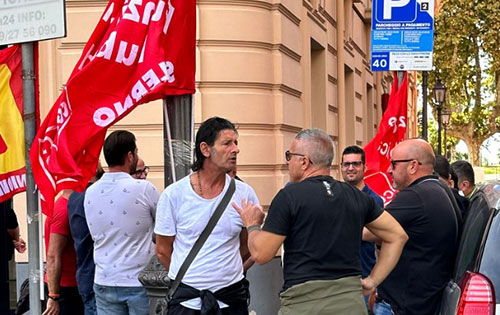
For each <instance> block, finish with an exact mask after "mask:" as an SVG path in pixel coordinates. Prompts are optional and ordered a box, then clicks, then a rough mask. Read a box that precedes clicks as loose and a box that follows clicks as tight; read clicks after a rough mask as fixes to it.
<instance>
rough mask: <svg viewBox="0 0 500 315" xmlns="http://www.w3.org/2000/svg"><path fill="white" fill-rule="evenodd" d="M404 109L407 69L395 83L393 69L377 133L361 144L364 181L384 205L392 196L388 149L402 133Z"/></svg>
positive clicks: (391, 147) (403, 136)
mask: <svg viewBox="0 0 500 315" xmlns="http://www.w3.org/2000/svg"><path fill="white" fill-rule="evenodd" d="M407 111H408V73H407V72H405V73H404V77H403V80H402V81H401V86H399V87H398V76H397V74H396V73H394V82H393V84H392V90H391V95H390V96H389V102H388V104H387V109H386V110H385V112H384V114H383V116H382V120H381V121H380V126H379V127H378V130H377V134H376V135H375V137H374V138H373V139H372V140H371V141H370V143H368V144H367V145H366V146H365V147H364V150H365V154H366V171H365V178H364V180H365V183H366V184H367V185H368V186H370V188H371V189H373V191H375V192H376V193H377V194H378V195H379V196H380V197H381V198H382V199H383V200H384V205H387V204H388V203H389V202H391V201H392V199H394V197H395V196H396V190H395V189H394V188H393V187H392V179H391V177H390V176H389V174H388V173H387V170H388V169H389V165H390V164H391V151H392V149H394V147H395V146H396V145H397V144H398V143H400V142H402V141H403V140H404V139H405V137H406V122H407V117H408V113H407Z"/></svg>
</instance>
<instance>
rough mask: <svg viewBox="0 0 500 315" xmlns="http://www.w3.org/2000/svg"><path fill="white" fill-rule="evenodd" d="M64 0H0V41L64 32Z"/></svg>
mask: <svg viewBox="0 0 500 315" xmlns="http://www.w3.org/2000/svg"><path fill="white" fill-rule="evenodd" d="M65 21H66V20H65V10H64V0H0V45H6V44H16V43H24V42H33V41H38V40H44V39H52V38H58V37H64V36H66V23H65Z"/></svg>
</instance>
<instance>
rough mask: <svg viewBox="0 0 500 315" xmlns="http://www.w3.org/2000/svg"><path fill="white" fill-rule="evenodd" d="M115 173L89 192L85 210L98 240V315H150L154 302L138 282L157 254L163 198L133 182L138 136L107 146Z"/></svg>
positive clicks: (112, 139) (120, 133) (115, 135)
mask: <svg viewBox="0 0 500 315" xmlns="http://www.w3.org/2000/svg"><path fill="white" fill-rule="evenodd" d="M104 157H105V159H106V163H107V164H108V166H109V171H108V172H107V173H106V174H104V175H103V177H102V178H101V179H100V180H99V181H97V182H96V183H95V184H94V185H92V186H91V187H89V188H88V189H87V193H86V195H85V201H84V207H85V216H86V218H87V224H88V226H89V230H90V234H91V235H92V239H93V240H94V260H95V264H96V270H95V278H94V291H95V297H96V304H97V313H98V314H104V315H107V314H110V315H111V314H113V315H114V314H144V315H146V314H148V312H149V299H148V296H147V294H146V289H145V288H144V287H142V285H141V284H140V282H139V280H138V279H137V276H138V274H139V272H140V271H141V270H142V269H143V268H144V266H145V265H146V264H147V263H148V262H149V260H150V258H151V256H152V255H153V254H154V244H153V242H152V233H153V226H154V218H155V211H156V204H157V202H158V198H159V193H158V191H157V190H156V188H155V187H154V186H153V184H151V183H150V182H149V181H145V180H140V179H135V178H133V177H132V176H131V175H130V173H132V172H133V171H135V170H136V166H137V161H138V159H139V157H138V155H137V146H136V144H135V136H134V135H133V134H132V133H130V132H128V131H124V130H117V131H114V132H112V133H111V134H110V135H109V136H108V137H107V138H106V141H105V142H104Z"/></svg>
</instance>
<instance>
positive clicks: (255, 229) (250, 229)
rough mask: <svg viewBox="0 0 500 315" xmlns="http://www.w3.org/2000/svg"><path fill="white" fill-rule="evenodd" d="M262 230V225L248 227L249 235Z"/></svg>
mask: <svg viewBox="0 0 500 315" xmlns="http://www.w3.org/2000/svg"><path fill="white" fill-rule="evenodd" d="M260 230H262V228H261V227H260V224H253V225H250V226H248V227H247V233H248V234H250V232H252V231H260Z"/></svg>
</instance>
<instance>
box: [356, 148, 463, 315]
mask: <svg viewBox="0 0 500 315" xmlns="http://www.w3.org/2000/svg"><path fill="white" fill-rule="evenodd" d="M434 160H435V157H434V152H433V150H432V148H431V146H430V145H429V144H428V143H427V142H426V141H424V140H421V139H412V140H407V141H404V142H402V143H400V144H398V145H397V146H396V147H395V148H394V150H393V151H392V160H391V166H390V167H389V169H388V173H389V174H390V175H391V176H392V179H393V186H394V188H396V189H399V193H398V194H397V195H396V197H395V198H394V200H393V201H392V202H391V203H390V204H389V205H388V206H387V207H386V210H387V211H388V212H389V213H390V214H391V215H392V216H394V218H396V220H397V221H398V222H399V223H400V224H401V226H402V227H403V228H404V229H405V231H406V233H407V234H408V236H409V240H408V243H406V245H405V247H404V249H403V253H402V254H401V258H400V260H399V262H398V264H397V265H396V267H395V268H394V270H393V271H392V272H391V274H390V275H389V276H388V277H387V279H386V280H385V281H384V283H382V284H381V285H380V286H379V288H378V299H377V303H376V304H375V310H374V312H375V314H376V315H377V314H387V312H388V311H389V312H390V311H391V310H392V311H393V312H394V314H396V315H399V314H404V315H411V314H418V315H434V314H437V312H438V310H439V305H440V302H441V296H442V293H443V292H442V291H443V289H444V287H445V286H446V283H447V282H448V281H449V280H450V278H451V275H452V270H453V262H454V258H455V248H456V244H457V240H458V235H459V228H460V224H461V223H460V222H461V220H460V219H459V218H457V215H456V213H455V210H454V206H453V201H452V200H451V199H450V197H449V195H451V193H450V194H448V192H447V191H446V190H445V189H447V188H448V187H446V186H445V185H444V184H441V183H440V182H439V179H438V178H437V176H434V175H432V174H433V169H434ZM452 198H453V197H452ZM365 234H367V233H365Z"/></svg>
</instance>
